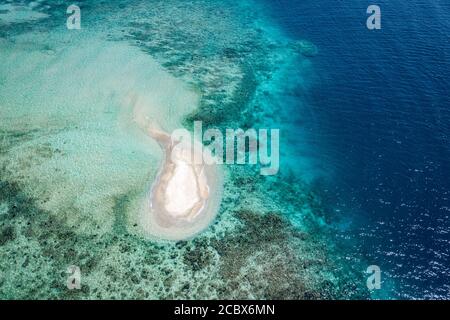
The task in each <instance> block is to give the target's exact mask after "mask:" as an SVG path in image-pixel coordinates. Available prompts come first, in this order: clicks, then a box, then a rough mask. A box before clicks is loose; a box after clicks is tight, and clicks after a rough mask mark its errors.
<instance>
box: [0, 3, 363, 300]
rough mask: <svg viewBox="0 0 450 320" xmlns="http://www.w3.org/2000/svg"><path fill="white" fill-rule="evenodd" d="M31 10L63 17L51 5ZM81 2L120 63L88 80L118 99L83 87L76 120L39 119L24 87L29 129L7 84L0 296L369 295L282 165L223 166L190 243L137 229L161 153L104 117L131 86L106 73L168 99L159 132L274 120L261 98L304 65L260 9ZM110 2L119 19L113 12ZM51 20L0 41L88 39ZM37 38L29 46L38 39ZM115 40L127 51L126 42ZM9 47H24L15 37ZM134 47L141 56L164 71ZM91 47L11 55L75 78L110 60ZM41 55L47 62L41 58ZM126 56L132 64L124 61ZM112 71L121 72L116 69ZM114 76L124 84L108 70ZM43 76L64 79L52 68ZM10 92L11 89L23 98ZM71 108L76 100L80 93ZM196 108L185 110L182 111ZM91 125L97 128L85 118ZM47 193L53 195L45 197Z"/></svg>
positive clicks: (309, 194) (35, 101)
mask: <svg viewBox="0 0 450 320" xmlns="http://www.w3.org/2000/svg"><path fill="white" fill-rule="evenodd" d="M40 3H41V4H47V5H49V6H51V7H53V8H59V7H61V6H62V3H61V1H54V2H53V1H45V0H44V1H41V2H40ZM83 6H84V7H85V8H86V10H94V13H95V14H92V15H91V16H96V17H97V18H96V20H95V21H93V20H89V19H90V18H89V17H87V18H86V20H85V21H84V22H83V23H84V25H83V26H84V28H91V30H96V31H97V32H98V34H100V35H101V36H103V37H105V38H107V39H108V42H101V43H102V44H103V43H106V44H108V46H110V47H111V48H113V49H114V50H113V51H111V52H114V53H116V54H117V58H116V60H114V59H113V60H112V61H110V63H103V64H101V63H100V64H99V65H98V66H97V68H95V69H96V72H95V73H92V75H91V76H92V77H94V79H96V83H95V84H94V83H91V84H92V85H100V84H103V85H105V86H106V87H107V88H110V89H111V88H113V89H114V90H116V91H107V90H105V91H103V92H104V95H101V94H100V95H97V94H98V93H97V91H98V90H95V92H91V91H89V90H88V89H89V85H82V86H79V87H77V88H79V89H80V90H85V91H82V92H88V93H89V94H92V95H91V96H89V95H88V97H89V98H90V99H91V100H90V102H91V103H88V105H87V106H84V105H83V107H84V108H85V109H78V111H77V114H73V115H71V113H74V111H73V110H72V111H71V110H63V109H58V108H49V109H45V108H43V107H42V104H43V101H41V100H39V98H41V99H42V96H43V95H42V94H43V93H42V91H41V90H42V89H40V88H39V87H38V88H29V89H30V90H29V91H28V94H27V95H24V96H23V97H22V96H21V99H18V100H16V102H17V101H19V102H21V103H23V104H24V105H25V104H26V103H28V102H30V103H31V104H32V105H33V106H37V107H38V110H34V111H33V112H34V113H33V112H31V114H32V116H31V115H29V116H28V119H27V118H26V117H27V113H26V111H24V112H23V114H21V113H20V112H19V111H20V110H13V108H12V106H11V107H8V108H7V107H6V106H7V105H8V104H7V102H8V101H6V99H7V98H8V97H10V96H9V95H6V94H7V93H8V94H9V93H10V92H9V91H8V89H11V87H7V88H3V89H1V90H0V106H1V107H0V108H2V109H0V113H1V114H2V115H4V116H8V119H11V121H12V122H11V123H10V124H4V123H1V124H0V129H1V131H0V189H1V190H0V228H1V229H0V297H1V298H6V299H7V298H31V299H39V298H62V299H75V298H81V299H93V298H112V299H133V298H134V299H136V298H137V299H144V298H145V299H179V298H186V299H206V298H221V299H232V298H242V299H247V298H249V299H297V298H300V299H324V298H364V297H366V294H367V293H366V291H365V289H364V281H363V280H362V278H361V277H362V275H361V274H354V273H353V272H352V271H350V268H347V265H346V262H345V261H343V260H342V259H340V258H339V252H338V251H337V249H336V248H334V246H333V245H332V242H331V241H330V238H329V237H327V225H326V221H325V220H324V218H323V206H322V204H321V202H320V197H319V196H318V195H316V194H315V193H314V192H313V191H312V188H311V185H310V184H308V183H307V182H305V181H303V180H302V179H301V177H298V176H297V177H296V176H292V175H291V174H290V173H289V170H287V169H285V170H281V173H280V174H279V175H277V176H274V177H265V176H260V175H259V170H258V168H257V167H255V166H238V165H236V166H227V167H224V171H225V173H224V190H223V198H222V204H221V207H220V211H219V214H218V216H217V217H216V219H215V220H214V222H213V223H212V224H211V225H210V227H209V228H208V229H207V230H205V231H204V232H202V233H200V234H199V235H197V236H196V237H195V238H193V239H190V240H184V241H178V242H173V241H172V242H170V241H167V242H166V241H155V240H149V239H148V238H146V237H145V235H143V234H142V233H141V232H140V231H139V226H138V223H137V220H136V212H137V211H138V210H137V208H138V203H139V201H140V200H141V199H142V195H143V194H144V193H145V192H146V190H148V182H149V180H150V181H151V179H153V178H154V177H155V176H156V167H157V166H156V165H155V163H158V161H159V160H160V159H161V154H160V151H157V150H159V149H158V148H157V146H156V144H154V145H153V147H154V151H153V153H150V152H148V151H146V150H147V147H148V146H149V144H150V143H151V142H149V141H148V140H146V138H145V137H143V136H142V135H141V134H140V133H138V130H137V129H136V130H135V129H133V128H132V126H131V124H130V122H129V121H127V120H128V119H127V116H126V115H124V110H123V109H120V108H119V107H117V108H115V107H114V106H116V105H117V104H118V103H117V100H118V99H117V97H116V95H117V92H120V93H122V92H125V91H126V90H123V89H122V88H121V87H122V85H121V84H120V82H115V81H109V80H108V81H106V80H105V79H109V78H108V77H111V72H112V75H113V76H115V77H118V78H120V77H124V78H126V79H131V78H133V77H134V78H135V80H133V81H134V82H135V83H138V81H137V80H136V77H137V79H138V80H140V81H142V82H145V81H150V82H151V83H152V85H153V86H154V87H153V89H152V86H149V87H145V86H143V87H144V88H143V89H148V90H150V94H149V101H151V102H152V103H153V105H155V108H154V110H159V109H158V107H160V106H161V101H163V102H164V103H165V106H166V108H167V110H166V109H164V110H162V111H161V115H160V120H161V121H166V123H167V124H168V125H173V126H176V124H177V122H178V120H182V122H183V124H184V125H185V127H187V128H191V126H192V122H193V121H194V120H201V121H203V123H204V125H205V126H206V127H213V126H214V127H217V128H226V127H232V128H238V127H241V128H249V127H271V126H274V125H279V124H280V122H282V119H280V114H281V112H280V109H277V108H280V107H279V106H276V105H273V106H272V105H270V104H269V103H268V102H267V101H268V97H269V96H271V95H276V94H277V93H278V94H279V92H277V90H278V89H277V88H279V86H281V85H282V84H283V82H285V79H284V78H283V77H285V76H286V70H287V69H289V68H291V67H292V64H296V63H298V64H299V65H301V64H302V63H304V60H302V59H305V58H302V57H301V53H300V52H298V48H296V46H295V45H292V43H291V42H290V40H289V39H288V38H286V37H284V36H283V35H282V34H280V33H279V32H278V31H277V30H276V28H275V27H273V26H271V25H270V23H269V22H267V20H265V18H264V14H263V12H261V10H260V9H259V8H258V6H257V5H256V4H255V3H253V2H250V1H242V2H239V3H237V2H234V1H207V0H194V1H189V2H186V1H175V0H170V1H166V0H165V1H162V0H161V1H153V2H152V5H151V10H147V2H146V1H129V2H128V1H127V2H125V1H119V2H117V3H114V4H112V3H109V2H103V3H102V4H101V5H100V4H99V5H98V6H95V5H91V4H90V3H89V2H88V1H85V2H83ZM117 6H118V7H120V10H119V11H116V10H115V9H116V8H117ZM38 8H40V7H38ZM33 10H34V9H33ZM46 12H47V13H48V14H50V15H51V14H52V12H53V11H52V10H49V9H48V8H47V9H46ZM0 17H1V15H0ZM54 17H55V16H51V17H50V18H49V19H43V20H40V21H39V23H38V24H36V25H35V26H34V27H32V26H31V25H30V24H29V22H28V23H23V22H21V23H20V24H21V25H23V30H22V31H21V32H19V31H17V30H15V31H14V32H13V31H12V30H9V31H4V32H2V33H1V34H0V35H1V36H3V37H5V39H6V41H10V40H12V39H23V38H21V37H23V36H25V39H26V35H27V33H29V32H36V33H38V34H39V32H40V30H42V29H43V30H46V31H50V36H49V37H50V39H51V41H53V40H54V39H53V40H52V38H51V37H52V36H53V37H55V38H56V39H58V40H57V41H56V42H55V43H56V44H59V45H61V43H65V44H66V45H69V44H70V41H74V42H76V41H77V40H79V39H82V37H83V36H79V37H80V38H77V36H74V37H75V38H74V39H75V40H74V39H70V40H67V39H66V38H64V37H67V36H66V35H60V34H59V32H65V31H61V30H59V31H58V28H57V27H55V22H54V21H53V19H52V18H54ZM34 28H36V29H38V30H34ZM90 36H91V35H90ZM16 37H17V38H16ZM59 37H62V38H63V40H61V39H59ZM40 38H41V37H39V36H37V37H32V39H34V40H35V41H36V39H40ZM104 40H105V39H102V40H101V41H104ZM80 41H83V40H80ZM25 42H26V41H25ZM37 42H38V41H37ZM124 42H125V43H127V46H130V47H131V46H132V47H133V50H131V49H130V50H129V49H128V48H124V47H122V44H123V43H124ZM8 43H9V42H8ZM17 43H22V44H21V45H24V44H23V43H24V42H23V41H22V42H20V41H17ZM42 43H44V45H42ZM68 43H69V44H68ZM89 43H92V42H89ZM15 45H18V44H10V46H11V47H10V48H9V49H8V50H10V49H11V50H15V49H17V47H15ZM26 45H29V44H26ZM116 46H118V47H116ZM74 47H75V46H74V45H72V46H70V49H73V48H74ZM43 48H47V49H46V50H44V49H43ZM96 48H97V49H98V45H97V47H96ZM310 48H312V46H307V49H308V50H309V49H310ZM22 49H23V47H22ZM97 49H96V50H97ZM134 49H135V50H138V51H140V52H141V53H142V54H143V55H147V56H151V57H152V58H153V59H155V61H156V62H157V63H159V65H161V66H162V69H163V70H160V69H159V67H157V66H155V65H154V64H153V62H149V61H147V60H146V59H145V58H144V57H142V56H141V55H140V54H138V53H137V52H136V51H134ZM0 50H6V49H0ZM49 50H50V51H49ZM86 50H87V49H86ZM96 50H91V51H88V53H85V51H83V50H79V51H76V50H75V51H74V52H75V53H69V52H68V51H70V50H65V51H64V50H63V49H61V48H60V47H58V46H57V45H55V46H54V47H52V46H50V45H49V44H48V43H47V44H46V41H43V42H39V43H37V44H36V48H35V51H36V52H38V53H36V52H34V51H32V52H31V51H30V53H24V52H19V53H18V55H17V57H18V58H22V57H25V55H26V56H30V55H35V57H36V59H38V60H39V59H41V60H42V61H45V63H48V66H55V65H56V66H61V65H58V64H57V62H55V61H57V60H56V59H54V58H53V55H57V56H58V55H65V57H67V58H68V61H70V62H71V63H73V64H69V63H67V60H66V63H67V65H66V66H67V68H73V69H72V70H78V69H77V68H81V71H79V72H78V73H77V72H75V73H74V74H73V77H77V76H80V75H84V73H83V72H84V69H83V67H82V66H80V65H79V64H83V63H86V64H87V65H90V66H92V65H95V63H96V62H98V61H100V60H89V59H91V58H92V57H95V55H98V57H106V56H108V55H107V54H105V55H103V54H102V51H101V50H100V54H99V53H98V52H97V51H96ZM105 50H106V51H107V50H108V49H107V48H106V49H105ZM42 51H45V52H46V53H45V54H46V55H50V57H47V58H43V56H42ZM309 51H310V50H309ZM309 51H308V52H309ZM111 52H110V53H111ZM302 53H303V54H305V52H302ZM77 54H79V55H80V56H77ZM111 54H112V53H111ZM130 55H132V56H130ZM128 56H130V61H131V59H134V60H133V61H136V60H137V61H138V62H137V63H136V62H134V64H133V62H130V61H128V59H127V57H128ZM11 57H12V55H11V52H9V53H8V59H10V60H9V61H13V60H12V59H13V58H11ZM86 57H87V58H86ZM120 58H122V59H120ZM24 59H25V58H24ZM77 59H85V60H86V61H85V62H83V63H82V62H79V61H77ZM93 61H94V62H93ZM102 61H103V60H102ZM126 61H128V62H126ZM53 63H54V64H53ZM139 63H142V64H139ZM118 65H120V66H122V65H127V66H128V67H127V68H116V67H117V66H118ZM139 65H146V66H147V67H148V68H149V69H150V71H148V73H140V72H139V71H140V70H139V68H138V67H137V66H139ZM2 68H4V67H2ZM117 69H119V71H122V70H123V71H124V73H123V74H118V71H117ZM69 70H70V69H69ZM113 70H115V71H114V72H113ZM39 72H42V71H39V69H38V70H37V71H36V70H30V76H32V77H33V76H34V75H35V74H37V76H36V77H37V79H40V78H39ZM48 72H50V73H53V76H54V77H56V76H59V74H58V70H56V69H55V70H54V69H52V68H50V69H48ZM65 72H67V70H66V71H65ZM151 72H154V73H156V74H157V75H158V76H161V79H164V81H162V84H159V85H160V86H161V87H158V83H159V82H158V81H157V80H155V79H154V78H151V76H150V74H151ZM119 73H120V72H119ZM5 74H8V73H7V72H6V71H5V70H0V81H3V82H5V81H6V82H5V83H6V85H7V86H8V85H9V86H13V85H15V83H13V80H11V79H6V80H4V79H3V77H4V75H5ZM167 74H170V77H169V76H168V75H167ZM48 76H49V77H51V76H52V74H49V75H48ZM171 77H174V78H176V79H178V80H174V79H172V78H171ZM58 79H65V78H61V77H60V78H58ZM146 79H147V80H146ZM152 79H153V80H152ZM19 80H20V79H19ZM179 80H181V81H182V82H183V83H184V84H186V86H185V87H183V85H180V84H179V82H178V81H179ZM134 82H133V84H134ZM68 83H69V84H70V83H71V82H70V81H69V82H68ZM163 85H171V87H170V88H171V89H169V90H167V92H168V93H169V94H168V95H167V97H165V98H164V99H162V98H161V99H162V100H161V99H159V100H158V99H155V98H154V97H150V95H151V94H153V95H156V92H155V87H156V88H158V89H161V88H162V86H163ZM131 86H132V85H131V84H130V87H131ZM44 89H48V90H50V91H51V94H52V95H55V96H61V99H60V100H52V101H51V102H52V103H54V104H58V103H61V104H64V103H65V102H66V101H67V92H64V90H63V89H64V87H58V86H56V84H55V86H54V87H47V88H44ZM141 89H142V88H141ZM2 90H3V91H2ZM14 90H15V89H14ZM14 90H13V89H11V92H14V93H17V91H14ZM86 90H87V91H86ZM152 90H153V91H152ZM37 91H39V93H37ZM156 91H157V92H161V91H163V90H159V91H158V90H156ZM71 92H72V91H71ZM167 92H166V93H165V94H167ZM173 92H177V94H179V96H182V97H185V98H186V99H187V100H188V101H189V104H190V106H188V107H186V108H185V109H182V110H181V109H180V107H179V105H180V103H179V101H178V100H177V99H176V96H177V94H173V95H172V93H173ZM193 92H194V93H193ZM72 93H73V92H72ZM44 96H45V95H44ZM74 96H76V95H75V94H74ZM169 97H170V98H169ZM197 97H198V101H197ZM278 98H281V97H278ZM181 100H183V99H181ZM77 101H79V102H86V101H85V100H81V98H80V100H77ZM197 102H198V104H197V105H196V108H194V110H193V108H192V104H195V103H197ZM45 103H49V101H44V104H45ZM4 106H5V107H4ZM16 107H18V108H19V107H24V106H22V105H17V106H16ZM39 108H42V109H39ZM25 110H26V109H25ZM39 110H41V111H39ZM50 111H51V112H50ZM186 111H187V113H185V112H186ZM49 115H50V116H49ZM86 115H89V117H90V118H89V119H94V120H92V121H88V122H86V123H84V122H83V121H84V119H86V117H85V116H86ZM80 119H81V120H80ZM124 119H125V120H124ZM20 123H25V124H26V125H19V124H20ZM130 128H131V129H130ZM168 129H173V127H172V128H168ZM131 141H132V142H131ZM147 163H149V165H150V163H151V164H152V169H151V170H150V169H148V170H147V169H146V170H144V169H142V168H143V167H145V166H146V164H147ZM69 164H70V165H72V166H70V165H69ZM98 168H102V169H101V170H100V169H98ZM94 169H95V170H100V171H95V170H94ZM91 175H93V176H91ZM50 185H53V186H54V187H53V188H51V189H49V188H50V187H49V186H50ZM47 186H48V188H46V187H47ZM49 190H52V192H49ZM65 190H71V191H72V192H66V193H64V191H65ZM74 190H75V191H76V192H73V191H74ZM63 200H64V201H63ZM62 204H63V205H62ZM69 265H77V266H79V268H80V270H81V275H82V278H81V284H82V285H81V290H68V289H67V288H66V278H67V274H66V273H65V272H66V270H67V267H68V266H69Z"/></svg>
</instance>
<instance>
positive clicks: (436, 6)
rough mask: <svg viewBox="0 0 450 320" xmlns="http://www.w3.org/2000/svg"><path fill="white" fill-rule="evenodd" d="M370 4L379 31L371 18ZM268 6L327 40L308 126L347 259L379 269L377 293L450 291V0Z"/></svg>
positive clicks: (294, 28)
mask: <svg viewBox="0 0 450 320" xmlns="http://www.w3.org/2000/svg"><path fill="white" fill-rule="evenodd" d="M371 4H377V5H379V6H380V8H381V26H382V28H381V30H368V29H367V27H366V19H367V17H368V16H369V15H368V14H367V13H366V9H367V7H368V6H369V5H371ZM266 6H267V9H268V11H269V12H270V14H271V16H272V17H273V19H274V20H276V22H277V23H278V24H280V25H281V26H282V27H283V28H284V30H285V32H286V33H287V34H288V35H289V36H290V37H292V38H294V39H299V40H300V39H306V40H309V41H311V42H312V43H314V44H315V45H316V46H317V47H318V49H319V54H318V55H317V56H315V57H314V58H312V59H311V60H312V66H313V67H312V70H313V73H312V74H311V75H310V79H309V81H311V83H312V84H311V85H310V86H309V88H308V90H307V92H304V93H302V94H299V95H298V99H302V102H303V103H302V105H304V104H305V103H304V102H305V101H306V105H307V109H308V112H306V113H305V112H303V113H302V115H304V117H305V119H303V120H304V121H299V124H298V127H299V130H301V131H302V132H305V131H306V132H308V140H309V143H310V144H311V145H312V146H313V148H315V150H316V155H315V158H316V159H318V163H319V165H320V166H323V167H324V168H325V169H326V170H327V171H329V172H332V175H331V176H330V177H331V178H330V179H329V180H330V181H328V182H327V183H326V186H322V193H323V194H324V196H325V197H326V198H327V201H328V202H329V205H330V208H334V209H333V210H330V214H332V215H334V216H335V218H336V236H335V237H336V239H335V240H336V242H337V243H342V245H343V247H344V248H345V247H346V248H347V249H345V250H347V251H346V258H347V259H350V260H354V261H367V263H370V264H374V265H378V266H379V267H380V268H381V275H382V284H383V285H382V289H381V290H380V293H379V294H378V296H380V297H388V298H400V299H402V298H431V299H433V298H434V299H436V298H447V299H449V298H450V223H449V216H450V141H449V139H450V99H449V95H448V91H449V88H450V33H449V30H450V2H449V1H436V0H428V1H419V0H413V1H399V0H394V1H380V0H379V1H376V2H369V1H355V0H353V1H332V2H330V1H323V0H303V1H299V0H294V1H293V0H276V1H274V0H272V1H268V0H267V1H266ZM299 72H300V71H299ZM290 101H292V100H290ZM299 105H300V102H299ZM290 107H291V108H292V107H293V108H295V103H291V106H290ZM305 126H306V129H307V130H305ZM300 147H301V146H300V145H299V148H300ZM375 296H376V295H375Z"/></svg>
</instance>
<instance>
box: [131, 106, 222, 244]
mask: <svg viewBox="0 0 450 320" xmlns="http://www.w3.org/2000/svg"><path fill="white" fill-rule="evenodd" d="M131 102H132V105H133V114H134V120H135V121H136V123H137V124H138V125H139V127H140V128H141V129H143V130H144V131H145V133H146V134H147V135H149V136H150V137H151V138H153V139H154V140H155V141H157V142H158V144H159V145H160V147H161V149H162V150H163V153H164V157H163V161H162V163H161V165H160V169H159V173H158V175H157V177H156V179H155V181H154V182H153V184H152V186H151V188H150V190H149V191H148V193H147V196H146V199H145V201H144V202H143V204H142V208H141V212H140V217H139V224H140V225H141V227H142V229H143V231H144V233H145V234H147V235H149V236H151V237H155V238H159V239H166V240H183V239H187V238H190V237H192V236H194V235H196V234H197V233H199V232H201V231H202V230H204V229H205V228H206V227H208V225H209V224H210V223H211V222H212V221H213V219H214V217H215V216H216V214H217V211H218V209H219V205H220V200H221V194H222V183H223V182H222V173H221V171H220V170H219V169H220V168H219V167H218V166H217V165H216V164H212V165H210V164H206V163H203V164H194V162H193V159H195V153H196V152H201V150H203V146H202V145H201V142H198V141H191V143H184V142H183V141H176V140H174V139H173V138H172V137H171V135H170V134H168V133H167V132H165V131H164V130H162V129H161V128H160V127H159V124H158V123H156V122H155V121H152V120H151V119H150V117H148V116H147V115H145V111H144V110H145V106H142V105H140V104H139V101H138V99H137V98H136V97H134V98H132V101H131ZM199 144H200V145H201V148H199ZM209 163H211V162H209Z"/></svg>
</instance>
